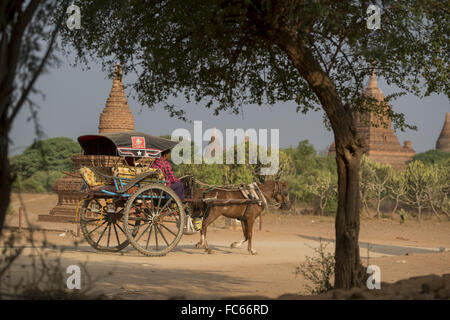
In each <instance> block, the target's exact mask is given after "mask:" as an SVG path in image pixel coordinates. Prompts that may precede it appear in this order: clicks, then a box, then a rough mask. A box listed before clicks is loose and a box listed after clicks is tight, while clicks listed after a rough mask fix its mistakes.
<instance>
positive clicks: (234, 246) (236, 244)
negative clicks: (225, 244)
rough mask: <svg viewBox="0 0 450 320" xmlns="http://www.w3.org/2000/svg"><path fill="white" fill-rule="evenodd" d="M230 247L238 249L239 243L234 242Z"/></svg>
mask: <svg viewBox="0 0 450 320" xmlns="http://www.w3.org/2000/svg"><path fill="white" fill-rule="evenodd" d="M230 247H231V248H237V247H238V243H237V242H233V243H232V244H231V245H230Z"/></svg>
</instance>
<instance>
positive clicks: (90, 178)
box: [80, 167, 164, 193]
mask: <svg viewBox="0 0 450 320" xmlns="http://www.w3.org/2000/svg"><path fill="white" fill-rule="evenodd" d="M105 169H106V168H96V169H92V168H89V167H82V168H80V174H81V177H82V178H83V180H84V181H85V183H86V185H88V186H89V191H90V192H93V193H101V192H103V191H109V192H117V193H124V192H126V191H128V192H131V190H132V189H133V188H134V189H136V187H135V185H136V184H138V183H139V182H141V181H152V180H163V177H164V176H163V173H162V172H161V170H160V169H154V168H148V167H147V168H143V167H115V168H113V169H112V173H113V175H112V176H110V175H108V174H106V173H105V172H102V171H104V170H105ZM120 178H124V179H126V180H125V181H123V183H126V185H123V186H122V187H121V188H120V189H117V188H116V186H115V185H114V180H115V179H120ZM134 189H133V191H134Z"/></svg>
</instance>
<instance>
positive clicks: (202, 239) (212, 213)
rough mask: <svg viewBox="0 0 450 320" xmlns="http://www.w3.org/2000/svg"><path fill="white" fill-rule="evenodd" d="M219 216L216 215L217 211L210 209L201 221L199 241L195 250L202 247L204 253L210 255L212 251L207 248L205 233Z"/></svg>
mask: <svg viewBox="0 0 450 320" xmlns="http://www.w3.org/2000/svg"><path fill="white" fill-rule="evenodd" d="M219 216H220V214H218V211H217V210H215V208H211V210H210V212H209V214H208V216H207V217H206V219H205V220H204V221H203V224H202V230H201V231H200V241H199V242H198V243H197V244H196V245H195V247H196V248H201V247H202V246H205V251H206V252H208V253H212V250H211V249H210V248H209V246H208V241H207V240H206V232H207V230H208V226H209V225H210V224H211V223H213V222H214V220H216V219H217V218H218V217H219Z"/></svg>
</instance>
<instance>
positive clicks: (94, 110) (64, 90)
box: [10, 58, 450, 154]
mask: <svg viewBox="0 0 450 320" xmlns="http://www.w3.org/2000/svg"><path fill="white" fill-rule="evenodd" d="M63 61H65V63H63V65H62V66H61V67H59V68H58V67H55V68H53V69H51V71H50V72H49V73H48V74H46V75H43V76H41V77H40V78H39V79H38V81H37V87H38V88H39V89H40V90H42V91H43V92H44V94H45V95H46V97H45V99H44V100H42V99H41V98H40V97H34V100H35V101H36V102H37V103H38V104H39V105H40V109H39V113H38V117H39V123H40V125H41V128H42V130H43V131H44V133H45V138H51V137H59V136H66V137H70V138H73V139H76V138H77V137H78V136H80V135H83V134H87V133H96V132H98V121H99V116H100V112H101V111H102V110H103V108H104V107H105V102H106V99H107V98H108V96H109V92H110V90H111V86H112V80H111V79H109V78H107V76H106V74H104V73H103V72H102V70H101V66H100V65H96V64H93V63H91V64H90V67H91V70H88V71H83V70H81V68H80V67H77V68H74V67H71V66H70V65H69V62H71V61H68V60H67V59H66V58H63ZM123 80H124V82H125V83H127V81H131V79H129V77H126V76H125V77H124V79H123ZM367 80H368V79H367ZM378 84H379V86H380V88H381V89H382V91H383V93H384V94H385V95H388V94H390V93H393V92H395V88H394V87H388V86H387V85H386V83H385V82H384V81H383V79H378ZM125 92H126V94H127V97H128V103H129V105H130V109H131V112H132V113H133V115H134V117H135V129H136V131H142V132H145V133H148V134H151V135H162V134H171V133H172V131H173V130H175V129H177V128H186V129H188V130H189V131H191V134H192V135H193V124H191V123H185V122H183V121H181V120H177V119H175V118H170V117H169V115H168V112H166V111H165V110H162V109H155V110H150V109H149V108H147V107H143V106H141V105H140V104H139V103H138V102H137V101H135V100H133V99H132V98H131V96H130V91H129V90H126V91H125ZM295 108H296V106H295V103H285V104H281V103H280V104H277V105H275V106H272V107H271V106H264V105H263V106H257V105H248V106H244V113H243V115H231V114H227V113H224V114H221V115H219V116H214V115H212V111H210V110H207V109H206V108H204V107H203V106H202V105H196V104H194V103H192V104H186V105H185V111H186V114H187V117H188V118H189V119H190V120H202V121H203V132H204V131H205V130H206V129H208V128H212V127H217V128H218V129H220V130H223V133H225V129H226V128H230V129H235V128H243V129H244V130H245V129H248V128H255V129H259V128H265V129H271V128H278V129H279V130H280V146H281V147H288V146H289V145H292V146H296V145H297V144H298V142H299V141H301V140H305V139H308V140H309V141H310V142H311V143H312V144H313V145H314V146H315V148H316V149H317V150H322V149H325V148H328V146H329V145H330V144H331V143H332V141H333V133H332V132H329V131H327V130H326V129H325V127H324V125H323V122H322V112H310V113H309V114H307V115H304V114H302V113H296V112H295ZM393 108H394V110H395V111H397V112H403V113H404V114H405V115H406V120H407V121H408V123H410V124H414V125H417V126H418V131H411V130H407V131H406V132H397V134H398V137H399V140H400V143H401V144H402V145H403V141H404V140H411V141H412V147H413V148H414V149H415V150H416V152H423V151H427V150H429V149H434V148H435V144H436V140H437V138H438V137H439V134H440V132H441V129H442V126H443V122H444V119H445V112H449V111H450V104H449V100H448V99H447V97H446V96H444V95H439V96H438V95H434V96H431V97H427V98H424V99H422V100H421V99H419V98H417V97H415V96H412V95H408V96H404V97H401V98H399V99H397V100H395V101H394V102H393ZM29 116H30V111H29V109H28V107H26V108H24V109H23V110H22V111H21V112H20V114H19V115H18V117H17V119H16V121H15V122H14V124H13V128H12V132H11V140H12V145H11V146H10V151H11V154H17V153H20V152H22V151H23V150H24V149H25V147H27V146H28V145H29V144H31V143H32V142H33V139H34V138H35V129H34V124H33V122H31V121H28V118H29ZM269 132H270V130H269Z"/></svg>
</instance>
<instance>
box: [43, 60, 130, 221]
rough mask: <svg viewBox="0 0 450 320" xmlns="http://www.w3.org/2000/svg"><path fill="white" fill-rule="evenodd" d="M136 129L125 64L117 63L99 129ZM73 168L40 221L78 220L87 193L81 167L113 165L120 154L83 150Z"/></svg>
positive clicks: (110, 130) (61, 181) (101, 131)
mask: <svg viewBox="0 0 450 320" xmlns="http://www.w3.org/2000/svg"><path fill="white" fill-rule="evenodd" d="M124 131H134V117H133V114H132V113H131V110H130V107H129V105H128V101H127V98H126V95H125V91H124V89H123V83H122V68H121V66H120V64H117V65H116V68H115V71H114V77H113V84H112V88H111V92H110V93H109V97H108V99H107V100H106V104H105V107H104V109H103V111H102V112H101V114H100V118H99V124H98V133H110V132H124ZM71 159H72V161H73V172H72V173H71V175H66V176H65V177H63V178H61V179H59V180H58V181H57V182H56V184H55V186H54V188H53V189H54V191H55V192H56V193H57V194H58V203H57V205H56V206H55V207H54V208H53V209H52V210H51V211H50V214H48V215H40V216H39V221H48V222H75V217H76V211H77V207H78V206H79V205H80V201H81V200H82V199H83V198H84V197H85V196H86V195H85V194H84V193H83V192H81V191H80V190H81V187H82V186H83V181H82V180H81V177H76V176H78V175H79V174H78V170H79V169H80V168H81V167H83V166H94V167H112V166H114V165H115V164H117V163H118V161H119V160H120V157H116V156H86V155H83V154H80V153H77V154H74V155H73V156H72V157H71Z"/></svg>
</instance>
